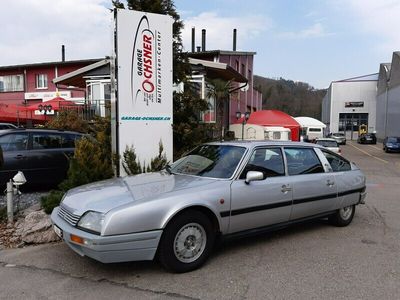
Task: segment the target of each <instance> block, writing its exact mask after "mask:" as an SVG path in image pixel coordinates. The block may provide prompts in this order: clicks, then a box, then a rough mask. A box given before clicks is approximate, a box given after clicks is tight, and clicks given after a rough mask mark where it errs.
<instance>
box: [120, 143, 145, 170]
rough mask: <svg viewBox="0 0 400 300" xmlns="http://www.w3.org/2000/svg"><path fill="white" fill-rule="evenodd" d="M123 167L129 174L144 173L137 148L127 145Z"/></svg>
mask: <svg viewBox="0 0 400 300" xmlns="http://www.w3.org/2000/svg"><path fill="white" fill-rule="evenodd" d="M122 167H123V168H124V170H125V172H126V174H128V175H135V174H140V173H142V167H141V166H140V162H139V161H138V160H137V156H136V152H135V148H134V147H133V146H130V147H128V146H126V148H125V151H124V153H123V154H122ZM143 168H144V167H143Z"/></svg>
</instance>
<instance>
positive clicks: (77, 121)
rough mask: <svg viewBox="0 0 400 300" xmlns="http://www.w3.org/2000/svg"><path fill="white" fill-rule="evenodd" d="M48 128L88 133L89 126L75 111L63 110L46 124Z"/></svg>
mask: <svg viewBox="0 0 400 300" xmlns="http://www.w3.org/2000/svg"><path fill="white" fill-rule="evenodd" d="M46 127H47V128H52V129H61V130H72V131H78V132H88V129H89V124H88V122H87V121H85V120H83V119H82V117H81V116H79V114H78V112H77V111H75V110H63V111H60V112H59V113H58V115H57V116H56V117H55V118H53V119H51V120H50V121H49V122H47V123H46Z"/></svg>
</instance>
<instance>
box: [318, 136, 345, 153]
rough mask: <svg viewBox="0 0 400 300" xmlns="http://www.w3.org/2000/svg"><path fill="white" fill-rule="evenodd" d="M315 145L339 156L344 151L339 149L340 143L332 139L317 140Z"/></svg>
mask: <svg viewBox="0 0 400 300" xmlns="http://www.w3.org/2000/svg"><path fill="white" fill-rule="evenodd" d="M315 143H316V144H317V145H321V146H323V147H325V148H328V149H329V150H331V151H332V152H335V153H337V154H341V153H342V151H341V150H340V148H339V145H338V142H337V141H336V140H335V139H331V138H322V139H316V140H315Z"/></svg>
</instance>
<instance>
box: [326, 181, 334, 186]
mask: <svg viewBox="0 0 400 300" xmlns="http://www.w3.org/2000/svg"><path fill="white" fill-rule="evenodd" d="M334 184H335V182H333V181H330V180H327V181H326V185H327V186H333V185H334Z"/></svg>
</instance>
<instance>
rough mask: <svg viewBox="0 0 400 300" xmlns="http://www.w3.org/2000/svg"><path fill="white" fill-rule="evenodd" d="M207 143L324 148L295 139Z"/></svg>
mask: <svg viewBox="0 0 400 300" xmlns="http://www.w3.org/2000/svg"><path fill="white" fill-rule="evenodd" d="M332 140H333V139H332ZM206 144H207V145H226V146H239V147H246V148H254V147H259V146H295V147H299V146H300V147H317V148H323V147H321V146H320V145H316V144H312V143H305V142H293V141H271V140H262V141H249V140H244V141H242V140H240V141H223V142H210V143H206Z"/></svg>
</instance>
